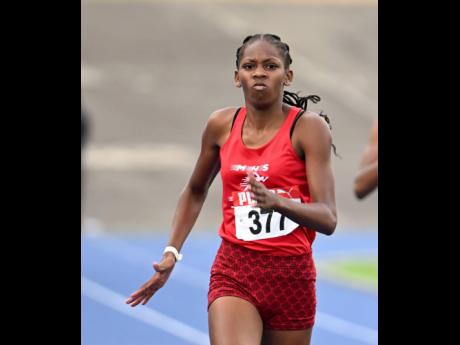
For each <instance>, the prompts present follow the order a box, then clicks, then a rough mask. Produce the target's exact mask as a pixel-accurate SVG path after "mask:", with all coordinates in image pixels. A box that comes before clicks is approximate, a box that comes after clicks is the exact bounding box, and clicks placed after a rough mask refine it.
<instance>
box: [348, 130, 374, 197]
mask: <svg viewBox="0 0 460 345" xmlns="http://www.w3.org/2000/svg"><path fill="white" fill-rule="evenodd" d="M378 168H379V167H378V127H377V122H374V125H373V127H372V133H371V137H370V139H369V143H368V145H367V147H366V149H365V150H364V153H363V158H362V159H361V163H360V166H359V170H358V173H357V174H356V176H355V180H354V185H353V190H354V192H355V195H356V197H357V198H358V199H362V198H364V197H365V196H367V195H368V194H369V193H371V192H372V191H373V190H374V189H375V188H377V186H378V183H379V174H378Z"/></svg>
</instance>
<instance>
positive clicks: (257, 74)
mask: <svg viewBox="0 0 460 345" xmlns="http://www.w3.org/2000/svg"><path fill="white" fill-rule="evenodd" d="M266 72H267V71H265V69H264V66H262V65H259V66H257V67H256V68H255V69H254V73H253V75H252V76H253V78H264V77H266V76H267V73H266Z"/></svg>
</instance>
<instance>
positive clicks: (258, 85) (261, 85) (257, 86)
mask: <svg viewBox="0 0 460 345" xmlns="http://www.w3.org/2000/svg"><path fill="white" fill-rule="evenodd" d="M252 87H253V88H254V89H256V90H258V91H262V90H265V89H266V88H267V85H265V84H264V83H255V84H254V85H253V86H252Z"/></svg>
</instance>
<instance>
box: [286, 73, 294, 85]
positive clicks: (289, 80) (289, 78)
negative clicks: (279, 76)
mask: <svg viewBox="0 0 460 345" xmlns="http://www.w3.org/2000/svg"><path fill="white" fill-rule="evenodd" d="M293 78H294V72H293V71H292V69H290V70H288V71H287V72H286V75H285V77H284V86H289V85H291V83H292V79H293Z"/></svg>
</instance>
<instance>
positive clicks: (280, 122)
mask: <svg viewBox="0 0 460 345" xmlns="http://www.w3.org/2000/svg"><path fill="white" fill-rule="evenodd" d="M291 62H292V59H291V56H290V53H289V46H288V45H287V44H286V43H284V42H282V41H281V39H280V38H279V37H278V36H276V35H271V34H256V35H252V36H248V37H246V39H245V40H244V41H243V44H242V46H241V47H239V48H238V50H237V52H236V68H237V70H236V71H235V77H234V79H235V85H236V87H239V88H242V89H243V93H244V98H245V106H243V107H241V108H235V107H230V108H225V109H220V110H217V111H215V112H214V113H212V114H211V116H210V118H209V120H208V122H207V124H206V127H205V129H204V133H203V136H202V147H201V152H200V155H199V157H198V161H197V163H196V166H195V169H194V171H193V174H192V176H191V178H190V180H189V182H188V183H187V185H186V186H185V188H184V190H183V192H182V193H181V196H180V198H179V201H178V205H177V208H176V213H175V216H174V219H173V225H172V231H171V235H170V238H169V242H168V245H167V247H166V248H165V250H164V253H163V258H162V260H161V261H160V262H159V263H154V264H153V268H154V269H155V273H154V275H153V276H152V278H150V279H149V280H148V281H147V283H145V284H144V285H142V287H140V288H139V289H138V290H137V291H135V292H134V293H133V294H132V295H131V296H130V297H129V298H128V300H127V301H126V303H128V304H130V305H131V306H133V307H134V306H137V305H138V304H140V303H142V304H146V303H147V302H148V301H149V300H150V298H151V297H152V296H153V294H154V293H155V292H156V291H157V290H158V289H160V288H161V287H162V286H163V285H164V284H165V283H166V281H167V279H168V277H169V276H170V274H171V272H172V270H173V268H174V266H175V264H176V261H178V260H180V259H181V254H179V252H180V249H181V248H182V245H183V244H184V241H185V240H186V238H187V236H188V234H189V233H190V231H191V229H192V227H193V225H194V223H195V220H196V218H197V217H198V214H199V213H200V210H201V207H202V205H203V202H204V200H205V198H206V194H207V192H208V189H209V186H210V185H211V183H212V181H213V180H214V178H215V176H216V175H217V173H218V172H219V171H220V172H221V177H222V183H223V193H222V211H223V221H222V224H221V226H220V229H219V235H220V236H221V238H222V243H221V245H220V247H219V249H218V252H217V255H216V258H215V260H214V263H213V265H212V268H211V279H210V284H209V292H208V321H209V336H210V340H211V344H212V345H224V344H232V345H239V344H245V345H260V344H264V345H268V344H270V345H274V344H285V345H305V344H310V339H311V334H312V327H313V324H314V321H315V312H316V292H315V284H316V271H315V266H314V262H313V258H312V250H311V245H312V243H313V240H314V239H315V235H316V232H320V233H323V234H325V235H331V234H332V233H333V232H334V230H335V227H336V224H337V215H336V206H335V190H334V177H333V172H332V168H331V148H334V151H335V147H334V146H333V145H332V137H331V132H330V127H329V119H328V118H327V116H325V115H323V114H316V113H312V112H308V111H306V108H307V101H308V100H311V101H312V102H314V103H316V102H317V101H319V100H320V99H319V97H318V96H314V95H313V96H308V97H299V96H298V95H297V94H295V93H290V92H287V91H284V87H285V86H288V85H290V83H291V82H292V79H293V72H292V70H291V69H290V68H289V66H290V64H291Z"/></svg>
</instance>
